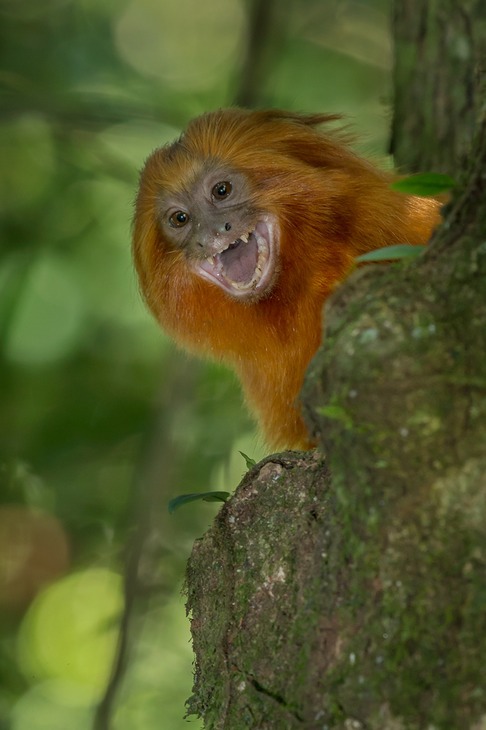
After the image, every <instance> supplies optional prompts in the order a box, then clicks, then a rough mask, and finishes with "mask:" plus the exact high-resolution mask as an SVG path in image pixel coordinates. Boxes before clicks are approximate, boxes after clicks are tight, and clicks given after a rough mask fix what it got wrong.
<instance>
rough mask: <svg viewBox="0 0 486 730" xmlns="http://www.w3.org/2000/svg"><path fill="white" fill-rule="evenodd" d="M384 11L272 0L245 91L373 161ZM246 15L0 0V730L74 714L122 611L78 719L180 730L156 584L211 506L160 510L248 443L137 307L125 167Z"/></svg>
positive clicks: (231, 396)
mask: <svg viewBox="0 0 486 730" xmlns="http://www.w3.org/2000/svg"><path fill="white" fill-rule="evenodd" d="M387 7H388V3H386V2H385V0H369V1H367V2H366V1H364V0H363V1H362V2H358V1H356V2H345V1H344V2H343V1H342V0H341V1H339V2H338V1H337V0H335V1H334V2H328V3H322V2H320V1H319V0H287V1H285V2H282V3H278V4H276V11H275V12H276V21H277V22H275V23H274V24H273V25H271V26H270V28H269V31H268V33H267V37H266V38H265V39H264V46H265V48H266V49H267V53H266V54H263V56H262V57H263V59H264V63H265V66H264V68H263V69H261V71H260V75H259V78H260V79H261V84H260V88H258V89H255V90H254V92H255V93H254V96H255V101H256V102H257V103H258V104H259V105H260V106H277V107H284V108H285V107H287V108H291V109H297V110H307V111H316V112H317V111H328V112H336V111H338V112H343V113H345V114H349V115H352V117H354V120H352V121H353V122H354V127H355V129H356V130H357V132H358V134H359V135H361V141H360V142H359V144H360V146H361V147H362V148H363V149H365V150H366V151H367V152H368V153H370V154H373V155H381V156H382V157H383V149H384V141H385V135H386V128H387V119H386V108H385V107H384V103H386V101H387V97H388V94H389V65H390V50H389V36H388V27H387V24H388V19H387V16H386V12H387ZM250 17H251V15H250V12H249V4H248V3H245V2H243V0H212V1H211V2H209V3H205V4H204V3H201V2H200V1H199V0H163V2H160V0H117V1H116V2H115V0H105V2H95V0H44V2H42V3H41V2H39V1H38V0H22V2H17V1H16V0H0V59H1V60H0V90H1V103H0V210H1V223H0V225H1V229H0V235H1V238H0V402H1V411H0V414H1V421H0V729H1V730H41V729H42V730H43V729H48V730H57V728H59V730H61V729H62V730H65V728H66V727H69V728H70V729H71V730H78V729H79V730H86V729H87V728H89V727H91V726H92V723H93V717H94V713H95V708H96V705H97V703H98V702H99V701H100V700H101V699H102V697H103V696H104V693H105V690H106V685H107V682H108V680H109V676H110V672H111V670H112V665H113V661H114V655H115V652H116V647H117V642H118V636H119V634H118V632H119V628H120V621H121V618H122V616H123V612H124V611H125V617H126V616H127V615H128V616H129V619H130V620H129V629H130V631H129V636H128V638H129V644H128V645H129V648H130V651H129V653H128V656H127V668H126V671H124V672H121V673H120V676H119V679H120V683H119V687H118V693H117V695H116V702H115V704H114V706H113V707H109V712H108V715H109V716H110V718H111V720H110V722H111V724H110V723H109V722H108V720H106V718H105V719H100V717H101V715H99V716H98V724H97V727H98V728H102V727H106V728H107V727H108V726H110V727H112V728H114V729H115V730H129V729H130V730H132V728H137V730H152V729H155V728H157V730H165V729H166V728H167V730H177V728H179V727H180V728H182V727H183V726H185V725H186V722H187V721H184V720H183V719H182V717H183V713H184V707H183V704H184V700H185V698H186V697H187V696H188V695H189V694H190V687H191V662H192V657H191V650H190V644H189V642H188V627H187V623H186V619H185V615H184V609H183V603H182V599H181V598H180V597H179V591H180V587H181V583H182V579H183V572H184V563H185V560H186V558H187V555H188V553H189V551H190V549H191V545H192V542H193V540H194V539H195V538H196V537H197V536H198V535H200V534H201V533H202V532H203V531H204V530H205V529H206V527H207V525H208V524H209V523H210V521H211V519H212V516H213V515H214V513H215V511H216V510H217V509H218V506H217V505H210V504H205V503H201V502H196V503H195V504H191V505H187V506H186V507H185V508H184V509H183V510H180V511H178V512H177V513H176V514H174V515H172V516H169V515H168V513H167V503H168V501H169V499H171V498H173V497H174V496H176V495H177V494H179V493H182V492H197V491H208V490H221V491H226V490H228V489H232V488H234V486H235V485H236V484H237V482H238V480H239V478H240V476H241V475H242V474H243V472H244V471H245V469H246V466H245V463H244V461H243V458H242V457H241V455H240V453H239V452H240V451H243V452H244V453H246V454H248V455H249V456H250V457H251V458H254V459H258V458H260V457H261V456H262V455H263V454H264V453H265V448H264V444H263V443H262V441H261V439H260V438H259V437H258V435H257V434H256V433H255V431H254V429H253V426H252V423H251V420H250V419H249V417H248V415H247V414H246V412H245V411H244V409H243V407H242V405H241V399H240V394H239V390H238V387H237V385H236V383H235V380H234V378H233V376H232V375H231V374H230V373H228V372H226V371H225V370H224V369H223V368H222V367H221V366H219V365H217V364H212V365H211V364H209V365H204V366H202V365H201V364H199V363H196V362H195V361H192V360H190V359H188V358H187V357H185V356H183V355H180V354H179V353H176V352H175V350H174V348H173V347H172V345H171V344H170V343H169V342H168V341H167V340H166V339H165V337H164V336H163V334H162V333H161V332H160V331H159V330H158V328H157V326H156V324H155V323H154V322H153V321H152V319H151V318H150V316H149V315H148V313H147V312H146V311H145V309H144V306H143V303H142V301H141V298H140V296H139V293H138V289H137V284H136V281H135V277H134V274H133V270H132V264H131V256H130V220H131V215H132V204H133V198H134V192H135V188H136V184H137V170H138V168H139V167H140V166H141V164H142V162H143V160H144V158H145V157H146V156H147V155H148V154H149V153H150V152H151V150H152V149H153V148H154V147H156V146H159V145H161V144H164V143H165V142H167V141H168V140H171V139H172V138H173V137H175V136H176V135H177V134H178V133H179V131H180V129H181V127H182V126H183V125H184V123H185V122H186V121H187V120H188V119H189V118H190V117H191V116H193V115H196V114H199V113H201V112H203V111H205V110H208V109H212V108H215V107H218V106H222V105H228V104H231V103H232V102H233V100H234V99H235V98H236V96H237V89H238V88H239V86H240V83H241V78H242V75H244V74H245V73H246V68H245V63H244V59H245V58H247V57H248V52H247V51H248V48H249V47H250V40H251V37H250V36H251V34H252V33H253V32H254V29H252V27H251V22H250ZM134 551H135V554H136V553H137V551H138V561H137V562H136V565H135V567H133V566H132V569H131V571H132V572H131V573H130V567H128V569H127V576H128V577H127V579H126V580H125V579H124V578H123V575H124V573H125V570H126V567H125V566H126V562H127V561H126V557H127V554H128V555H133V554H134ZM128 565H129V566H130V563H128ZM130 575H131V576H132V579H130ZM134 576H135V577H134ZM124 583H125V587H124ZM127 601H128V606H129V614H128V613H127ZM192 726H193V727H200V724H199V723H198V722H197V721H195V720H194V719H192Z"/></svg>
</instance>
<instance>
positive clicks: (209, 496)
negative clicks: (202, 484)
mask: <svg viewBox="0 0 486 730" xmlns="http://www.w3.org/2000/svg"><path fill="white" fill-rule="evenodd" d="M229 497H230V493H229V492H192V493H191V494H179V496H178V497H174V499H171V500H170V502H169V504H168V510H169V512H170V514H172V513H173V512H175V511H176V509H179V507H182V505H184V504H189V502H197V501H198V500H202V501H203V502H226V500H227V499H228V498H229Z"/></svg>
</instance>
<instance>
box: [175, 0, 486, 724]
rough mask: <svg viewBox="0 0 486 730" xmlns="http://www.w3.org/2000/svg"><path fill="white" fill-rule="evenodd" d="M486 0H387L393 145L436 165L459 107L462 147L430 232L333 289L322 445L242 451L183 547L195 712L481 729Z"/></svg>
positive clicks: (323, 373)
mask: <svg viewBox="0 0 486 730" xmlns="http://www.w3.org/2000/svg"><path fill="white" fill-rule="evenodd" d="M447 13H449V15H447ZM484 16H485V6H484V3H479V2H462V3H461V4H459V3H458V2H457V3H454V2H452V0H448V1H447V2H440V3H439V2H425V0H414V1H413V2H412V0H403V1H402V2H401V3H398V4H397V6H396V12H395V29H396V33H397V46H396V48H397V62H396V73H395V78H396V79H397V80H398V81H399V86H398V89H397V96H396V105H397V110H398V112H399V113H397V114H396V115H395V121H394V146H395V149H396V150H397V151H398V152H399V157H400V162H401V163H404V162H405V153H406V151H407V150H412V151H413V152H414V151H415V150H416V149H417V150H419V151H420V154H419V155H418V156H416V157H414V156H412V167H414V168H416V167H418V166H419V164H420V166H422V160H426V162H425V169H432V168H433V169H435V170H437V169H442V170H445V171H448V172H451V169H452V161H453V158H456V157H457V156H459V157H462V156H463V154H464V150H465V149H466V145H467V141H468V139H470V137H471V129H472V126H473V124H472V122H473V120H474V122H475V127H476V130H477V131H476V135H475V142H474V147H473V150H472V155H471V156H470V158H469V162H468V164H467V167H466V169H465V171H464V172H462V173H461V170H460V169H459V168H457V166H456V173H455V177H456V178H460V179H461V180H463V181H464V182H463V184H462V185H461V186H460V187H459V188H458V190H457V193H456V194H455V196H454V198H453V201H452V202H451V203H450V204H449V205H448V206H447V211H446V220H445V223H444V225H443V226H442V227H441V229H440V230H439V232H438V234H437V235H436V237H435V240H434V242H433V243H432V245H431V246H430V248H429V249H428V251H427V253H426V254H425V255H423V256H421V257H420V258H419V259H416V260H415V261H414V262H413V263H409V264H398V265H391V266H389V267H377V268H374V267H373V268H367V269H365V270H361V271H359V272H358V273H356V274H355V275H354V276H352V277H351V278H350V279H349V280H348V282H347V283H346V284H345V285H344V286H343V287H341V289H340V290H338V292H337V293H336V294H335V296H334V297H333V299H332V301H331V302H330V304H329V305H328V306H327V308H326V316H325V321H326V327H325V334H324V341H325V346H324V347H323V348H322V349H321V350H320V352H319V353H318V355H317V356H316V358H315V359H314V361H313V363H312V365H311V367H310V369H309V373H308V378H307V382H306V386H305V388H304V396H303V398H304V404H305V410H306V415H307V421H308V423H309V425H310V428H311V429H312V430H313V432H314V434H315V435H316V437H317V438H318V440H319V443H320V450H317V451H316V452H310V453H306V454H303V453H286V454H282V455H277V456H273V457H269V459H267V460H265V461H264V462H262V463H261V464H259V465H258V466H256V467H255V468H254V469H253V470H252V471H251V472H250V473H249V474H248V475H247V476H246V478H245V479H244V480H243V482H242V484H241V485H240V487H239V488H238V490H237V492H236V494H235V496H234V497H233V498H232V499H231V500H230V501H229V502H227V503H226V505H225V506H224V507H223V509H222V510H221V512H220V513H219V515H218V516H217V518H216V520H215V523H214V525H213V527H212V528H211V529H210V530H209V531H208V533H207V534H206V535H205V536H204V537H203V539H202V540H200V541H198V542H197V543H196V545H195V547H194V551H193V554H192V557H191V559H190V562H189V566H188V574H187V590H188V609H189V611H190V612H191V615H192V634H193V641H194V649H195V653H196V677H195V685H194V695H193V697H192V698H191V699H190V701H189V704H188V707H189V711H190V712H193V713H196V714H198V715H200V716H201V717H203V718H204V720H205V726H206V728H208V729H209V728H211V729H214V730H216V729H221V730H240V728H241V729H243V728H258V729H259V730H265V729H275V730H277V729H278V730H283V729H285V728H289V729H292V728H306V729H308V730H314V729H315V730H318V729H321V728H322V729H328V730H330V729H331V728H339V729H342V730H351V729H352V728H356V729H359V728H366V729H369V730H375V729H376V730H402V729H405V728H414V729H417V730H418V729H419V728H424V729H425V728H428V729H429V730H431V729H432V728H440V729H443V730H455V729H457V730H464V729H465V728H467V729H469V730H484V729H485V728H486V670H485V660H486V499H485V497H486V356H485V355H486V112H485V108H486V94H485V87H484V76H483V75H482V73H480V71H481V70H483V69H484V62H485V51H484V43H485V40H484V39H485V38H486V33H485V22H486V21H485V17H484ZM459 17H460V18H461V23H462V25H461V26H459V21H458V18H459ZM461 28H463V29H464V28H466V29H468V30H467V32H465V31H464V32H463V31H461ZM461 33H462V35H461ZM459 37H461V38H462V45H461V44H460V43H459V41H458V38H459ZM451 39H452V40H451ZM458 43H459V46H458V45H457V44H458ZM458 47H459V48H460V56H461V58H462V57H463V56H464V57H465V58H467V63H466V62H465V63H464V66H463V65H460V67H459V69H458V71H459V72H458V74H457V78H456V77H455V75H454V74H455V70H456V69H457V66H456V65H455V64H454V62H453V58H456V57H457V53H458V50H457V48H458ZM461 54H462V55H461ZM451 56H452V57H453V58H451ZM413 59H420V64H419V63H418V61H415V64H416V67H417V68H420V74H421V77H422V78H423V79H424V83H423V85H422V91H421V92H420V88H419V86H418V84H416V83H415V81H416V78H418V76H417V77H416V76H415V73H416V72H415V71H413V69H412V60H413ZM466 66H467V71H466ZM407 69H408V70H407ZM443 72H444V73H446V72H447V74H448V76H447V75H446V76H444V78H443V80H442V83H441V85H440V88H439V89H438V90H437V98H436V96H435V92H434V91H433V90H432V86H431V84H432V82H431V81H430V80H431V79H432V78H439V77H441V78H442V73H443ZM466 76H467V78H466ZM404 84H406V86H405V87H404V86H403V85H404ZM411 86H412V87H413V88H410V87H411ZM466 91H467V93H466ZM421 94H422V96H421ZM424 94H425V95H426V97H427V98H423V95H424ZM429 96H430V98H428V97H429ZM432 97H433V100H432ZM412 98H413V102H412V101H410V99H412ZM409 104H411V107H409V106H408V105H409ZM461 109H462V112H461ZM440 110H442V111H440ZM443 114H445V116H446V117H447V119H444V118H443ZM429 129H431V130H433V131H432V133H430V134H429V132H428V130H429ZM434 130H435V131H434ZM419 131H420V132H422V131H423V136H421V137H420V136H419ZM411 139H412V140H413V144H412V142H411V141H410V140H411ZM442 150H444V154H442ZM441 160H442V163H443V164H440V165H439V168H437V166H436V165H435V164H434V165H433V164H432V163H434V162H437V161H439V163H440V162H441ZM422 167H423V166H422ZM460 173H461V174H460ZM324 405H326V406H328V407H327V408H326V409H324V410H323V409H322V406H324ZM329 406H332V408H329ZM324 413H325V414H327V415H324ZM330 415H332V418H330ZM322 454H326V460H324V457H323V456H322ZM328 470H329V471H328ZM330 474H332V477H331V476H330Z"/></svg>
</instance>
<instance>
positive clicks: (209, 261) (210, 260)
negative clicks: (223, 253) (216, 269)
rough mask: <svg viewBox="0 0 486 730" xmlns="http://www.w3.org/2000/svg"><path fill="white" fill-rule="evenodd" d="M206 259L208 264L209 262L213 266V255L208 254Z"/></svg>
mask: <svg viewBox="0 0 486 730" xmlns="http://www.w3.org/2000/svg"><path fill="white" fill-rule="evenodd" d="M206 261H207V262H208V264H209V265H210V266H214V256H208V257H207V258H206Z"/></svg>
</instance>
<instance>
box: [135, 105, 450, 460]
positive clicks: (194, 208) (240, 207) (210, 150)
mask: <svg viewBox="0 0 486 730" xmlns="http://www.w3.org/2000/svg"><path fill="white" fill-rule="evenodd" d="M337 118H338V117H335V116H330V115H323V114H315V115H298V114H293V113H289V112H283V111H276V110H272V111H247V110H243V109H223V110H220V111H216V112H212V113H209V114H205V115H203V116H201V117H199V118H197V119H195V120H193V121H192V122H191V123H190V124H189V126H188V127H187V130H186V131H185V132H184V133H183V134H182V136H181V137H180V138H179V139H178V140H177V141H176V142H174V143H173V144H170V145H168V146H166V147H162V148H160V149H157V150H156V151H155V152H154V153H153V154H152V155H151V156H150V157H149V159H148V160H147V162H146V164H145V167H144V169H143V171H142V173H141V177H140V187H139V192H138V197H137V201H136V210H135V218H134V234H133V248H134V256H135V264H136V268H137V271H138V275H139V278H140V283H141V287H142V290H143V293H144V295H145V298H146V300H147V303H148V305H149V307H150V308H151V310H152V311H153V313H154V314H155V316H156V317H157V319H158V320H159V322H160V324H161V325H162V326H163V327H164V329H165V330H167V332H168V333H169V334H170V335H171V336H172V337H173V338H174V339H175V340H176V341H177V342H178V343H180V344H181V345H182V346H183V347H185V348H187V349H188V350H190V351H192V352H195V353H198V354H201V355H207V356H209V357H213V358H217V359H220V360H222V361H224V362H226V363H228V364H229V365H230V366H231V367H232V368H234V370H235V371H236V373H237V374H238V376H239V378H240V380H241V383H242V386H243V390H244V392H245V396H246V400H247V402H248V404H249V406H250V408H251V409H252V410H253V411H255V413H256V414H257V416H258V419H259V421H260V423H261V426H262V427H263V431H264V434H265V437H266V439H267V441H268V443H269V444H270V445H272V446H274V447H289V448H290V447H304V448H306V447H309V446H310V443H309V438H308V435H307V432H306V428H305V426H304V423H303V421H302V418H301V415H300V411H299V405H298V395H299V391H300V388H301V385H302V381H303V378H304V373H305V370H306V368H307V365H308V363H309V361H310V359H311V357H312V356H313V354H314V353H315V351H316V349H317V347H318V345H319V343H320V340H321V327H322V321H321V317H322V307H323V303H324V301H325V300H326V298H327V297H328V296H329V294H330V293H331V292H332V291H333V289H334V288H335V287H336V285H337V284H338V283H339V282H341V281H342V280H343V279H344V278H345V277H346V276H347V275H348V274H349V272H350V271H351V269H352V268H353V265H354V261H355V259H356V257H357V256H359V255H360V254H363V253H365V252H367V251H370V250H371V249H375V248H380V247H383V246H389V245H392V244H396V243H409V244H423V243H425V242H426V241H427V240H428V239H429V237H430V235H431V232H432V230H433V229H434V227H435V226H436V225H437V224H438V222H439V220H440V212H439V211H440V204H439V203H438V202H437V201H436V200H430V199H424V198H417V197H414V196H408V195H403V194H401V193H398V192H395V191H394V190H392V189H391V187H390V183H391V181H392V179H393V176H391V175H390V174H388V173H384V172H382V171H380V170H379V169H377V168H376V167H374V166H373V165H372V164H371V163H369V162H367V161H366V160H363V159H362V158H360V157H359V156H357V155H356V154H355V153H354V152H353V151H352V150H351V149H350V148H349V147H348V145H347V143H346V141H345V140H344V138H343V136H342V135H340V134H339V133H336V132H330V133H328V134H324V133H322V132H321V131H319V129H318V127H319V125H321V124H325V123H327V122H329V121H332V120H335V119H337Z"/></svg>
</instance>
